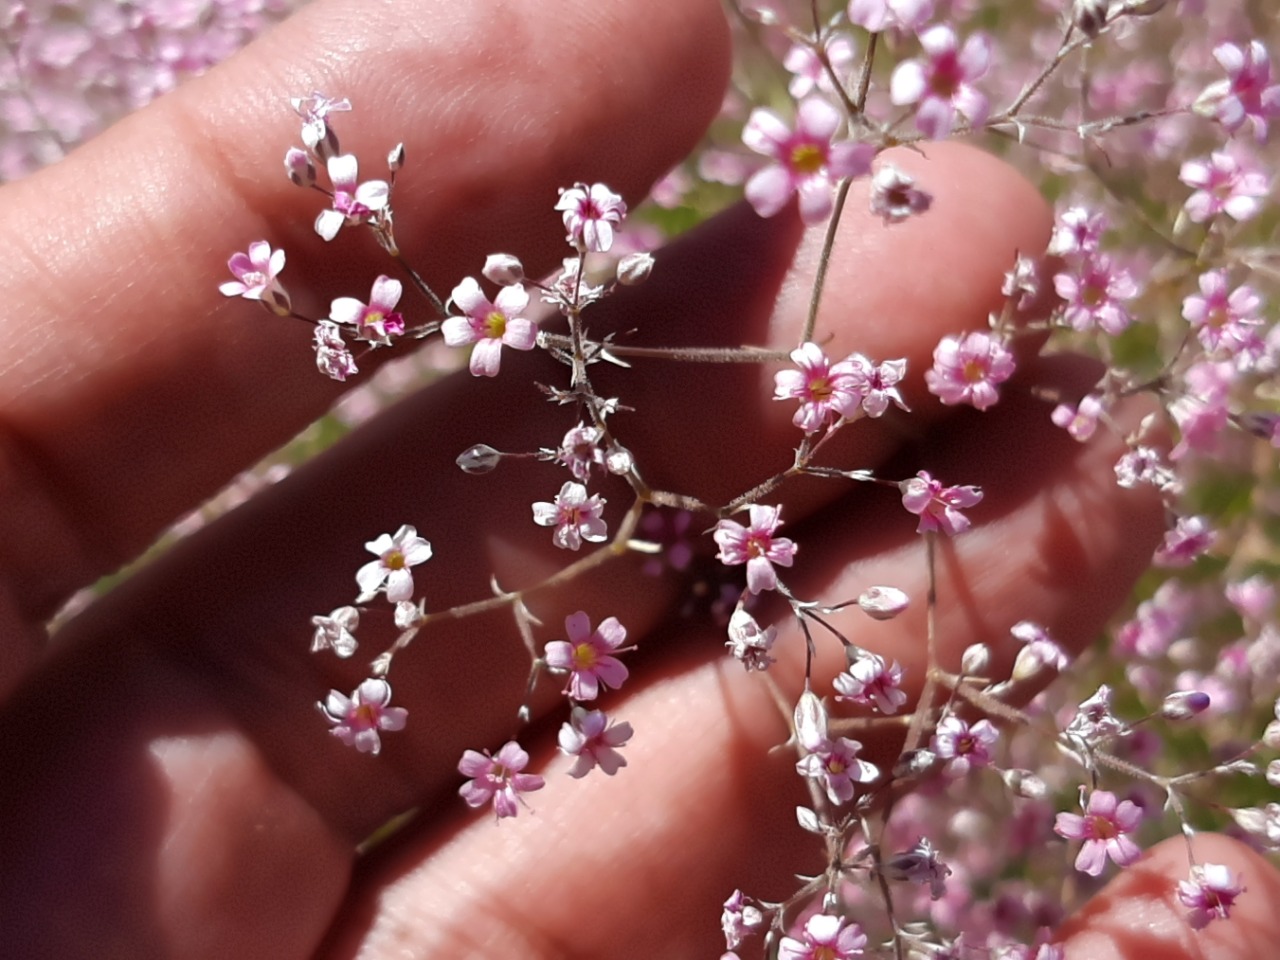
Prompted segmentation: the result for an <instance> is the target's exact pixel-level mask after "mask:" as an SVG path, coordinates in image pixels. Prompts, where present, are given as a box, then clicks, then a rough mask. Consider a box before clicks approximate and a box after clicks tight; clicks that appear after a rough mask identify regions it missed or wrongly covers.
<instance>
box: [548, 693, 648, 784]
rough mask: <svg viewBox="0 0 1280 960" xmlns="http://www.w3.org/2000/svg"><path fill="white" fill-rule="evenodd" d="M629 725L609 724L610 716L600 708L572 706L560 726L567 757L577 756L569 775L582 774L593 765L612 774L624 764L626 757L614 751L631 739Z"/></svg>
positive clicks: (584, 774) (560, 738) (580, 775)
mask: <svg viewBox="0 0 1280 960" xmlns="http://www.w3.org/2000/svg"><path fill="white" fill-rule="evenodd" d="M632 732H633V731H632V729H631V724H629V723H615V724H614V725H613V726H609V716H608V714H606V713H605V712H604V711H603V710H587V709H586V708H585V707H574V708H573V710H572V712H571V714H570V718H569V722H568V723H566V724H564V725H563V726H562V727H561V728H560V737H559V740H560V749H561V750H562V751H564V753H565V754H566V755H567V756H570V757H576V758H577V762H576V763H574V765H573V769H572V770H570V771H569V776H571V777H585V776H586V775H587V773H588V772H590V771H591V770H593V769H594V768H595V767H597V766H598V767H599V768H600V769H601V770H603V771H604V772H605V773H606V774H608V775H609V776H611V777H612V776H613V775H614V774H615V773H617V772H618V771H619V770H620V769H621V768H622V767H625V766H626V765H627V759H626V757H624V756H623V755H622V754H620V753H619V752H618V750H617V748H618V747H620V746H622V745H623V744H625V743H626V742H627V741H628V740H630V739H631V734H632Z"/></svg>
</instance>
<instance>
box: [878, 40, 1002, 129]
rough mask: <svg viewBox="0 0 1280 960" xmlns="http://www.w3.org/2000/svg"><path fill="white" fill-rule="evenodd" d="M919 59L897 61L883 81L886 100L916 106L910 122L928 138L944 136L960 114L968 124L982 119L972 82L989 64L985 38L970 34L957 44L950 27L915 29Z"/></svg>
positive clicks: (981, 102)
mask: <svg viewBox="0 0 1280 960" xmlns="http://www.w3.org/2000/svg"><path fill="white" fill-rule="evenodd" d="M920 46H921V47H923V48H924V54H925V56H924V59H923V60H906V61H904V62H902V63H900V64H898V66H897V68H895V69H894V71H893V76H892V77H891V78H890V80H889V96H890V99H891V100H892V101H893V102H894V103H895V104H896V105H898V106H900V107H901V106H907V105H909V104H913V103H914V104H919V106H917V107H916V126H917V127H919V129H920V132H921V133H923V134H924V135H925V136H926V137H928V138H929V139H931V140H942V139H945V138H946V137H947V136H948V135H949V134H950V133H951V130H952V128H953V127H954V126H955V119H956V114H957V113H959V114H961V115H962V116H963V117H964V118H965V119H966V120H968V121H969V125H970V126H971V127H980V126H982V124H983V123H984V122H985V121H986V119H987V110H988V105H987V98H986V95H985V94H983V93H982V92H981V91H979V90H978V89H977V88H976V87H975V86H974V85H973V84H974V82H975V81H977V80H981V79H982V77H984V76H985V75H986V72H987V67H988V66H990V64H991V43H990V41H989V40H988V39H987V38H986V37H985V36H984V35H982V34H977V33H975V34H974V35H972V36H971V37H969V39H967V40H966V41H965V42H964V46H963V47H960V46H959V41H958V40H957V38H956V34H955V31H954V30H952V29H951V27H949V26H947V25H946V24H938V25H936V26H933V27H930V28H929V29H927V30H925V31H924V33H922V34H920Z"/></svg>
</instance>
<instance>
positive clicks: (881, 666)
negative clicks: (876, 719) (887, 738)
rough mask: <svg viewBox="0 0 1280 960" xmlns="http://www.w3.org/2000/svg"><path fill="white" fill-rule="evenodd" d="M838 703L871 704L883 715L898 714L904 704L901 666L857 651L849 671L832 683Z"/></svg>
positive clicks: (877, 656)
mask: <svg viewBox="0 0 1280 960" xmlns="http://www.w3.org/2000/svg"><path fill="white" fill-rule="evenodd" d="M832 686H834V687H835V689H836V699H837V700H848V701H850V702H852V703H862V704H871V705H874V706H875V707H876V709H878V710H879V711H880V712H881V713H883V714H885V715H886V716H888V715H890V714H894V713H897V712H898V708H900V707H901V706H902V705H903V704H904V703H906V702H907V694H906V691H905V690H903V689H902V666H901V665H900V664H899V663H898V661H897V660H894V661H892V662H889V661H887V660H885V658H884V657H882V656H880V655H879V654H878V653H872V652H871V651H869V650H862V651H859V652H858V654H857V655H856V657H855V658H854V659H853V662H852V663H850V664H849V666H848V669H846V670H845V672H844V673H842V674H840V676H838V677H836V678H835V680H834V681H833V682H832Z"/></svg>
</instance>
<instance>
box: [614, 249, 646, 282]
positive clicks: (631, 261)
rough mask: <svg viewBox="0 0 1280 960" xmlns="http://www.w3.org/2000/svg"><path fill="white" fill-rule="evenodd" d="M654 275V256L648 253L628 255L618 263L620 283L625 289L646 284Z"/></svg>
mask: <svg viewBox="0 0 1280 960" xmlns="http://www.w3.org/2000/svg"><path fill="white" fill-rule="evenodd" d="M651 273H653V255H652V254H648V253H628V254H627V255H626V256H625V257H623V258H622V259H621V260H619V261H618V282H619V283H620V284H622V285H623V286H624V287H634V286H635V285H636V284H638V283H644V282H645V281H646V280H648V279H649V274H651Z"/></svg>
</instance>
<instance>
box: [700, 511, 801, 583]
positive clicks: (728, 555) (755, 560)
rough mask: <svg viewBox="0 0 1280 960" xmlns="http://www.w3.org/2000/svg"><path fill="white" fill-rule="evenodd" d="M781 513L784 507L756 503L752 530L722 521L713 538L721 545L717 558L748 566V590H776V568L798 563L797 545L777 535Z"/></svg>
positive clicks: (752, 514) (726, 562) (728, 562)
mask: <svg viewBox="0 0 1280 960" xmlns="http://www.w3.org/2000/svg"><path fill="white" fill-rule="evenodd" d="M781 513H782V508H781V507H765V506H761V505H760V504H752V505H751V509H750V517H751V525H750V526H749V527H744V526H743V525H742V524H740V523H738V522H737V521H736V520H721V521H720V522H719V523H717V524H716V530H715V533H714V534H713V535H712V537H713V539H714V540H715V542H716V543H717V544H719V546H720V552H719V553H718V554H717V555H716V557H717V559H718V560H719V561H720V562H721V563H723V564H725V565H726V566H730V567H733V566H737V565H738V564H740V563H745V564H746V565H747V589H748V590H750V591H751V592H752V593H760V592H761V591H762V590H774V589H776V588H777V586H778V575H777V573H776V572H775V571H774V569H773V565H774V564H775V563H776V564H778V565H779V566H783V567H789V566H791V564H792V563H793V562H794V560H795V555H796V545H795V544H794V543H792V542H791V541H790V540H788V539H787V538H786V537H775V536H774V533H775V532H777V529H778V527H780V526H782V520H781V518H780V514H781Z"/></svg>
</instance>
